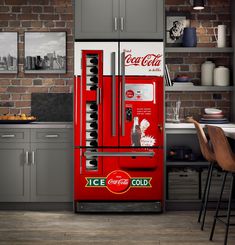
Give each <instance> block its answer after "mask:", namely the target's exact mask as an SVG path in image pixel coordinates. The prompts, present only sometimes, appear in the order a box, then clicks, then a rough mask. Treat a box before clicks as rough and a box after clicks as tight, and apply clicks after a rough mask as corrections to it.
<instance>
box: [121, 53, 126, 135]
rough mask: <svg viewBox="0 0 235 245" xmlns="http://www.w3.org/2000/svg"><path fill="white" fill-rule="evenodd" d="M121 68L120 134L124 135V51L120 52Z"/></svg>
mask: <svg viewBox="0 0 235 245" xmlns="http://www.w3.org/2000/svg"><path fill="white" fill-rule="evenodd" d="M121 70H122V84H121V86H122V89H121V128H122V136H125V83H126V81H125V52H122V54H121Z"/></svg>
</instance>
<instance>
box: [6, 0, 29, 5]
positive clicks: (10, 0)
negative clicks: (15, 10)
mask: <svg viewBox="0 0 235 245" xmlns="http://www.w3.org/2000/svg"><path fill="white" fill-rule="evenodd" d="M27 2H28V0H5V3H6V5H27Z"/></svg>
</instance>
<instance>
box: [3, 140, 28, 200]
mask: <svg viewBox="0 0 235 245" xmlns="http://www.w3.org/2000/svg"><path fill="white" fill-rule="evenodd" d="M29 149H30V144H29V143H0V202H24V201H28V200H29V170H30V166H29V165H28V162H27V159H26V154H28V152H29Z"/></svg>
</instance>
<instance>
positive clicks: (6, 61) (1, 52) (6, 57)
mask: <svg viewBox="0 0 235 245" xmlns="http://www.w3.org/2000/svg"><path fill="white" fill-rule="evenodd" d="M17 45H18V33H17V32H0V73H14V74H15V73H17V71H18V69H17V64H18V48H17Z"/></svg>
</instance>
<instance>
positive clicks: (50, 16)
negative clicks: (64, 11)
mask: <svg viewBox="0 0 235 245" xmlns="http://www.w3.org/2000/svg"><path fill="white" fill-rule="evenodd" d="M40 19H41V20H59V15H58V14H40Z"/></svg>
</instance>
